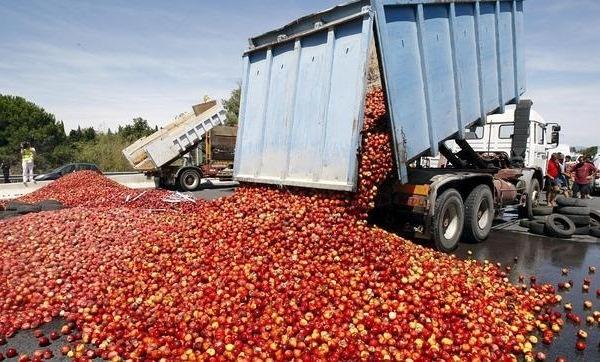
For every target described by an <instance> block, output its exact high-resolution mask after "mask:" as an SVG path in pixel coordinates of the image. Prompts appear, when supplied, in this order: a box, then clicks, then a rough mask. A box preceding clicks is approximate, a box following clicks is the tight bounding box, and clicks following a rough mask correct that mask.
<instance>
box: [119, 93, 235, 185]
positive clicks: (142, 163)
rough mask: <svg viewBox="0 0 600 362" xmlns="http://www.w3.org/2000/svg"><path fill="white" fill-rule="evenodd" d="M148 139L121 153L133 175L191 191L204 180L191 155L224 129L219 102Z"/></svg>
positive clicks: (205, 105)
mask: <svg viewBox="0 0 600 362" xmlns="http://www.w3.org/2000/svg"><path fill="white" fill-rule="evenodd" d="M192 108H193V112H188V113H184V114H182V115H180V116H178V117H177V118H175V119H174V120H173V121H172V122H171V123H169V124H168V125H166V126H165V127H163V128H161V129H160V130H158V131H157V132H155V133H153V134H151V135H150V136H148V137H144V138H141V139H139V140H137V141H136V142H135V143H133V144H132V145H131V146H129V147H127V148H125V149H124V150H123V155H124V156H125V158H126V159H127V160H128V161H129V163H130V164H131V166H132V167H133V168H134V169H135V170H136V171H141V172H143V173H144V174H146V175H151V176H154V177H157V178H158V179H159V184H160V185H161V187H169V188H177V189H180V190H182V191H194V190H197V189H198V188H200V185H201V181H202V178H203V177H205V175H204V172H203V170H202V168H201V164H200V163H198V162H193V161H192V160H193V157H192V154H191V153H193V151H194V150H196V149H197V148H198V147H199V146H200V145H201V143H202V141H203V140H204V138H205V136H206V135H207V134H208V133H209V132H210V131H211V130H212V129H213V128H215V127H217V126H220V125H224V124H225V122H226V111H225V109H224V108H223V105H222V104H221V102H219V101H214V100H213V101H208V102H205V103H202V104H198V105H196V106H193V107H192Z"/></svg>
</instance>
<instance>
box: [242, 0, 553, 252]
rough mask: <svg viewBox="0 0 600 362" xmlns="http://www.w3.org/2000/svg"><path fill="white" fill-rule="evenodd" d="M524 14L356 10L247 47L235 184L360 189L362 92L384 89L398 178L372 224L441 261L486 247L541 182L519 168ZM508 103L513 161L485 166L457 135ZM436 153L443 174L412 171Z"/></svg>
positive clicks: (508, 2)
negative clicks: (463, 247) (461, 250)
mask: <svg viewBox="0 0 600 362" xmlns="http://www.w3.org/2000/svg"><path fill="white" fill-rule="evenodd" d="M523 10H524V9H523V1H522V0H499V1H498V0H496V1H486V0H447V1H430V0H396V1H385V0H359V1H353V2H350V3H347V4H344V5H339V6H336V7H334V8H331V9H329V10H325V11H323V12H320V13H316V14H311V15H307V16H304V17H302V18H300V19H298V20H296V21H294V22H292V23H290V24H288V25H286V26H284V27H281V28H278V29H275V30H272V31H270V32H268V33H265V34H263V35H260V36H257V37H254V38H251V39H250V48H249V49H248V50H247V51H246V52H245V54H244V56H243V60H244V73H243V78H242V96H241V107H240V124H239V130H238V137H237V144H236V158H235V165H234V179H235V180H237V181H240V182H249V183H262V184H272V185H278V186H282V187H283V186H290V187H306V188H314V189H325V190H332V191H340V192H356V191H357V189H358V165H359V158H358V157H357V155H358V154H359V152H360V145H361V129H362V125H363V119H364V100H365V95H366V93H367V90H369V89H372V88H374V87H382V88H383V90H384V92H385V96H386V100H387V109H388V116H389V125H390V129H391V133H392V140H393V151H394V158H395V166H396V173H395V174H394V177H392V178H391V179H390V180H389V181H388V182H386V183H385V184H384V185H381V187H379V188H378V196H377V198H376V200H375V206H376V209H375V211H374V212H373V213H374V214H378V213H379V214H381V215H383V216H384V217H386V218H388V219H389V220H390V221H391V222H392V223H395V224H396V226H397V229H401V230H402V231H403V232H405V233H407V234H410V235H411V236H413V237H417V238H425V239H431V240H433V242H434V244H435V246H436V247H437V249H438V250H441V251H444V252H450V251H452V250H454V249H455V248H456V247H457V246H458V242H459V240H464V241H470V242H481V241H483V240H485V239H486V238H487V237H488V235H489V233H490V230H491V228H492V224H493V220H494V218H495V217H496V216H497V215H498V214H500V213H501V212H502V211H503V210H504V209H505V208H506V207H507V206H509V205H511V206H519V209H520V210H521V212H522V213H524V214H527V215H531V214H532V210H533V208H534V207H535V205H536V204H537V203H538V202H539V194H540V193H539V190H540V187H541V185H542V184H543V172H542V171H540V169H539V168H538V167H524V166H525V165H524V164H525V159H526V157H527V140H528V139H529V136H530V134H529V130H530V129H531V127H532V124H534V125H536V124H537V122H536V121H535V119H534V122H533V123H532V112H531V106H532V102H531V101H529V100H525V99H522V98H521V97H522V96H523V94H524V93H525V66H524V65H525V61H524V54H525V53H524V48H523V31H524V26H523V23H524V21H523ZM373 74H375V75H378V77H377V76H375V77H373ZM377 78H379V79H377ZM511 104H512V105H514V106H515V111H514V112H513V115H512V116H510V115H507V116H505V117H508V118H511V119H512V120H513V124H514V129H513V134H512V137H511V138H510V140H508V143H510V149H509V152H507V153H506V154H503V155H502V156H498V157H496V156H494V157H484V156H485V155H482V154H480V153H479V152H477V151H476V150H475V149H474V147H473V146H471V144H470V143H469V142H468V140H467V137H468V134H469V132H468V131H465V130H469V129H476V127H477V126H478V125H485V124H486V123H487V122H488V120H489V119H490V118H492V117H495V115H499V114H506V113H507V105H511ZM474 127H475V128H474ZM558 132H559V128H553V129H552V135H551V138H552V143H555V142H556V143H557V142H558V139H557V138H558ZM446 141H454V142H455V144H456V145H457V148H456V149H450V148H449V147H448V146H446ZM544 147H545V146H544ZM439 153H441V154H442V155H443V156H444V157H445V158H446V159H447V160H448V164H449V166H450V167H446V168H423V167H419V165H418V162H419V160H420V159H422V158H423V157H435V156H437V155H438V154H439ZM488 156H489V155H488Z"/></svg>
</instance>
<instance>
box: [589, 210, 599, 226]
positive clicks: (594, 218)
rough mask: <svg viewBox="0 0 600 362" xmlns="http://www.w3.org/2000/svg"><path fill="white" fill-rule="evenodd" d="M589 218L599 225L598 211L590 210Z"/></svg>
mask: <svg viewBox="0 0 600 362" xmlns="http://www.w3.org/2000/svg"><path fill="white" fill-rule="evenodd" d="M590 217H591V218H592V220H596V221H597V222H598V223H600V211H598V210H590Z"/></svg>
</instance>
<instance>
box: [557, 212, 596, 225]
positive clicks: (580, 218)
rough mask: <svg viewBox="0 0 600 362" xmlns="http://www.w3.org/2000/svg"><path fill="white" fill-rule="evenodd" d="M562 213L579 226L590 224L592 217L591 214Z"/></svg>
mask: <svg viewBox="0 0 600 362" xmlns="http://www.w3.org/2000/svg"><path fill="white" fill-rule="evenodd" d="M561 215H563V216H566V217H568V218H569V219H571V221H573V224H575V226H577V227H579V226H590V220H591V218H590V217H589V215H569V214H561Z"/></svg>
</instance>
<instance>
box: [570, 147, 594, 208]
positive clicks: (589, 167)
mask: <svg viewBox="0 0 600 362" xmlns="http://www.w3.org/2000/svg"><path fill="white" fill-rule="evenodd" d="M597 172H598V170H597V169H596V167H595V166H594V164H593V163H591V162H590V158H589V157H587V156H586V157H584V156H579V158H578V159H577V164H576V165H575V166H574V167H573V178H574V181H575V182H574V183H573V194H574V195H575V197H581V198H582V199H586V198H587V199H591V198H592V197H591V196H590V192H591V185H590V184H591V183H592V181H593V179H594V176H595V175H596V173H597Z"/></svg>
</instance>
